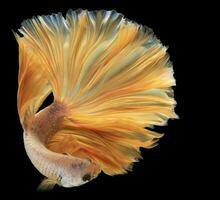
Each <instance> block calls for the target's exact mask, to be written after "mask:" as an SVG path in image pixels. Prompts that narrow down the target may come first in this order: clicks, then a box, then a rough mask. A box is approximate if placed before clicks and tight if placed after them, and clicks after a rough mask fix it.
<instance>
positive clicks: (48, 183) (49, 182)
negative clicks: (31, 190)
mask: <svg viewBox="0 0 220 200" xmlns="http://www.w3.org/2000/svg"><path fill="white" fill-rule="evenodd" d="M56 184H57V181H56V180H53V179H49V178H45V179H44V180H43V181H42V182H41V183H40V185H39V186H38V187H37V191H39V192H44V191H49V190H52V189H53V188H54V186H55V185H56Z"/></svg>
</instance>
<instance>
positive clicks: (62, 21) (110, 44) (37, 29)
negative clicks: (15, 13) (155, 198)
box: [15, 10, 177, 189]
mask: <svg viewBox="0 0 220 200" xmlns="http://www.w3.org/2000/svg"><path fill="white" fill-rule="evenodd" d="M19 32H20V34H17V33H15V37H16V39H17V42H18V44H19V76H18V82H19V87H18V96H17V98H18V104H17V105H18V112H19V117H20V121H21V124H22V127H23V129H24V135H23V137H24V146H25V150H26V152H27V155H28V157H29V158H30V160H31V162H32V163H33V165H34V166H35V167H36V168H37V169H38V170H39V172H40V173H41V174H43V175H44V176H45V177H46V179H44V180H43V182H42V183H41V185H40V186H39V188H40V189H51V188H53V186H54V185H55V184H58V185H60V186H63V187H74V186H79V185H82V184H84V183H87V182H88V181H90V180H92V179H94V178H95V177H97V175H98V174H99V173H100V172H101V171H103V172H104V173H105V174H108V175H116V174H124V173H126V172H127V171H128V170H131V167H132V163H134V162H137V161H138V159H139V158H141V155H140V147H143V148H152V147H154V146H155V144H156V141H157V140H158V138H160V137H161V136H162V134H159V133H156V132H154V131H152V130H149V129H148V128H152V127H153V126H154V125H165V124H166V122H167V120H168V119H169V118H177V115H176V114H175V112H174V107H175V104H176V102H175V100H174V99H173V90H172V86H174V85H175V79H174V77H173V68H172V64H171V62H170V61H169V56H168V54H167V53H166V50H167V48H166V47H164V46H163V45H162V44H161V42H160V41H159V40H158V39H157V38H156V36H155V35H154V34H153V32H152V30H151V29H149V28H148V27H146V26H142V25H138V24H137V23H135V22H133V21H130V20H128V19H126V18H124V17H123V15H122V14H120V13H117V12H116V11H104V10H100V11H87V10H76V11H72V10H70V11H68V13H67V15H66V17H63V16H62V14H61V13H58V14H52V15H46V16H37V17H33V18H32V19H28V20H25V21H23V23H22V26H21V28H20V29H19ZM51 93H52V94H53V96H54V101H53V103H52V104H51V105H49V106H47V107H46V108H44V109H42V110H40V111H38V110H39V108H40V106H41V105H42V103H43V102H44V100H45V99H46V98H47V97H48V95H50V94H51Z"/></svg>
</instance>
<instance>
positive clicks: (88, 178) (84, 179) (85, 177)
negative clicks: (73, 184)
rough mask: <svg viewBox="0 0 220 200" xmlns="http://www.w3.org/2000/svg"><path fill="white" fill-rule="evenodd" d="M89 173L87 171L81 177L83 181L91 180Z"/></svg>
mask: <svg viewBox="0 0 220 200" xmlns="http://www.w3.org/2000/svg"><path fill="white" fill-rule="evenodd" d="M91 178H92V177H91V174H89V173H87V174H85V175H84V176H83V177H82V180H83V181H90V180H91Z"/></svg>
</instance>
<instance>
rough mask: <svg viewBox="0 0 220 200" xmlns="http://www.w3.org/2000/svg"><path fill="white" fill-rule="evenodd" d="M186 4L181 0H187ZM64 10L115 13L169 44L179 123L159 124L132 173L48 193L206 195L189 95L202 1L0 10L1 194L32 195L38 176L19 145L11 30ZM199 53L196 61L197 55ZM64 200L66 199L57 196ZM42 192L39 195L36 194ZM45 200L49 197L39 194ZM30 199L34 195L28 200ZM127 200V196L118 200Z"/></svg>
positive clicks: (22, 5) (21, 5)
mask: <svg viewBox="0 0 220 200" xmlns="http://www.w3.org/2000/svg"><path fill="white" fill-rule="evenodd" d="M184 2H185V1H184ZM69 8H72V9H73V10H74V9H77V8H83V9H88V10H99V9H106V10H112V9H114V10H116V11H118V12H120V13H123V14H124V15H125V17H126V18H128V19H132V20H134V21H136V22H137V23H139V24H144V25H147V26H149V27H150V28H152V29H153V30H154V32H155V34H156V35H157V37H158V38H159V39H160V40H161V41H162V43H163V44H164V45H166V46H169V48H168V52H169V54H170V59H171V61H172V62H173V66H174V71H175V74H174V76H175V78H176V83H177V86H176V87H174V91H175V99H176V101H177V107H176V113H177V114H178V115H179V117H180V119H179V120H170V121H169V123H168V126H165V127H156V130H157V131H159V132H164V133H165V136H164V137H163V138H162V139H161V140H160V142H159V145H158V146H157V147H156V148H153V149H151V150H146V149H142V156H143V158H144V159H143V160H141V161H140V162H139V163H136V164H135V165H134V168H133V172H130V173H128V174H126V175H118V176H114V177H110V176H107V175H105V174H103V173H102V174H100V175H99V176H98V178H96V179H95V180H93V181H91V182H89V183H87V184H85V185H83V186H80V187H76V188H72V189H66V188H61V187H58V186H56V187H55V188H54V190H52V191H51V192H50V193H49V194H47V195H49V196H51V197H59V198H60V197H63V198H69V197H71V198H74V199H76V198H82V199H84V198H92V199H93V198H98V197H101V198H102V199H105V198H107V197H112V198H116V199H117V198H118V197H119V196H120V197H125V196H128V197H134V198H146V199H157V198H158V199H164V198H167V197H168V198H171V197H174V198H175V199H180V198H182V197H186V198H188V197H192V194H194V195H198V194H200V195H201V194H203V192H205V191H203V190H200V189H199V188H200V187H199V182H200V180H203V178H204V177H203V175H202V174H201V173H200V172H199V170H198V168H197V167H196V166H197V165H196V164H197V162H198V159H199V156H200V155H199V150H198V149H197V148H196V147H195V143H194V139H193V138H196V136H197V131H195V125H194V120H195V117H196V116H195V110H194V105H195V104H196V101H195V99H194V98H192V97H194V96H195V95H196V94H195V91H197V90H195V88H196V85H195V84H192V80H193V76H194V74H195V72H196V71H197V70H198V66H196V65H194V63H195V59H197V58H198V57H199V56H200V55H199V56H198V55H196V54H195V49H196V48H198V47H196V45H197V43H199V39H200V38H199V37H200V36H199V35H198V33H197V31H196V30H197V29H200V28H201V27H203V25H202V23H201V21H202V20H203V19H202V18H201V16H202V15H200V14H202V13H203V11H202V7H201V3H200V4H196V5H192V4H191V3H188V2H185V3H179V2H178V3H174V2H169V3H168V2H167V1H166V3H161V2H158V1H155V2H152V1H149V2H148V1H137V0H134V1H120V0H118V1H113V0H112V1H100V2H98V1H80V0H79V1H74V0H72V1H68V2H67V1H65V0H62V1H55V0H54V1H42V2H40V1H28V2H22V1H19V2H16V3H15V2H11V3H10V2H8V3H7V4H4V5H3V6H2V7H1V10H2V12H1V40H2V41H1V56H2V58H1V60H2V62H1V65H2V66H1V70H2V71H1V81H2V83H1V101H2V102H1V105H2V114H1V115H2V119H1V122H2V125H1V127H2V131H1V134H2V137H1V148H2V150H1V157H2V160H1V167H3V170H2V176H3V178H2V184H1V191H4V192H6V193H7V194H9V195H10V194H15V195H17V194H23V195H26V194H29V193H36V187H37V185H38V184H39V183H40V181H41V179H42V178H43V177H42V175H41V174H40V173H39V172H38V171H37V170H36V169H35V168H34V167H33V166H32V164H31V162H30V161H29V159H28V157H27V155H26V153H25V150H24V147H23V141H22V133H23V130H22V128H21V125H20V122H19V117H18V113H17V107H16V95H17V86H18V84H17V75H18V45H17V43H16V40H15V38H14V36H13V34H12V31H11V30H12V29H13V30H15V31H16V30H17V29H18V28H20V24H21V22H22V20H24V19H27V18H30V17H32V16H35V15H42V14H51V13H57V12H62V13H63V14H64V15H65V13H66V12H67V10H68V9H69ZM197 56H198V57H197ZM61 193H62V195H64V194H65V195H66V196H62V195H61V196H59V195H60V194H61ZM36 195H37V196H39V195H43V194H39V193H38V194H37V193H36ZM44 195H46V194H44ZM29 197H33V196H29ZM123 199H124V198H123Z"/></svg>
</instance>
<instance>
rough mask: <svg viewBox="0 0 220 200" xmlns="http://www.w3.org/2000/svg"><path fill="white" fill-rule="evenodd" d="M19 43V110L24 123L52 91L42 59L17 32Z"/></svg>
mask: <svg viewBox="0 0 220 200" xmlns="http://www.w3.org/2000/svg"><path fill="white" fill-rule="evenodd" d="M15 37H16V39H17V42H18V44H19V76H18V94H17V98H18V112H19V116H20V120H21V122H22V124H24V123H25V120H26V119H28V118H29V117H30V116H31V115H32V114H34V113H36V112H37V110H38V109H39V107H40V106H41V104H42V102H43V101H44V99H45V98H46V97H47V96H48V95H49V93H50V92H51V87H50V84H49V81H48V79H47V77H46V76H45V74H44V72H43V70H42V69H41V65H42V63H41V60H40V59H39V57H37V56H36V55H35V52H34V51H33V49H31V48H29V47H28V45H27V44H26V42H25V40H24V38H22V37H20V36H19V35H17V34H15Z"/></svg>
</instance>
